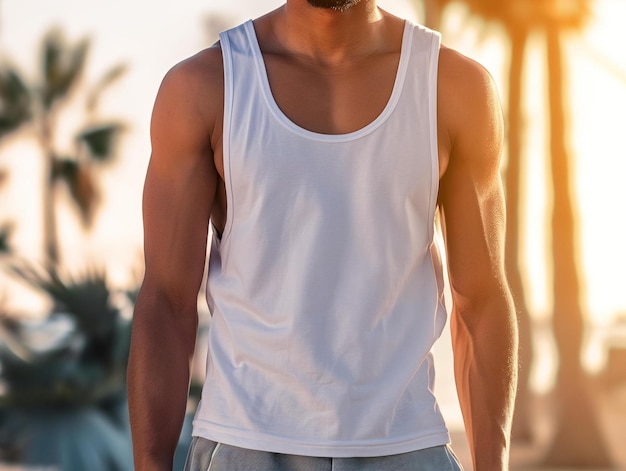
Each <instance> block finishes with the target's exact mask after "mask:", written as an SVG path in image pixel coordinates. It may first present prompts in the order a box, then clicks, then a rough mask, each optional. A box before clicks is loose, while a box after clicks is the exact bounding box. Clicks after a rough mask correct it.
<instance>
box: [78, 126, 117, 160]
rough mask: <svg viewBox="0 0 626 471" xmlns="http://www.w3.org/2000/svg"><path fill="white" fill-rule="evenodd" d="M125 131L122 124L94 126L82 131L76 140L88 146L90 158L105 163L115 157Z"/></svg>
mask: <svg viewBox="0 0 626 471" xmlns="http://www.w3.org/2000/svg"><path fill="white" fill-rule="evenodd" d="M123 129H124V125H123V124H121V123H112V124H103V125H98V126H92V127H90V128H87V129H85V130H84V131H82V132H81V133H80V134H79V135H78V136H77V137H76V139H77V140H78V141H79V142H82V143H84V144H85V145H86V146H87V150H88V151H89V155H90V157H92V158H93V159H94V160H96V161H100V162H105V161H107V160H110V159H111V158H112V157H113V156H114V155H115V149H116V144H117V141H118V137H119V135H120V133H121V131H123Z"/></svg>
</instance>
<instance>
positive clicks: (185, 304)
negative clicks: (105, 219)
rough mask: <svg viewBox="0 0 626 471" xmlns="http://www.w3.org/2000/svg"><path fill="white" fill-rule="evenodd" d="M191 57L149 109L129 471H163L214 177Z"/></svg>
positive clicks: (176, 418) (175, 424)
mask: <svg viewBox="0 0 626 471" xmlns="http://www.w3.org/2000/svg"><path fill="white" fill-rule="evenodd" d="M208 75H209V76H207V73H206V72H205V71H204V68H203V60H202V59H201V58H198V57H196V58H192V59H191V60H188V61H187V62H183V63H181V64H179V65H178V66H176V67H174V68H173V69H172V70H171V71H170V72H169V73H168V74H167V76H166V77H165V79H164V80H163V83H162V85H161V89H160V90H159V93H158V96H157V99H156V103H155V106H154V111H153V116H152V125H151V136H152V155H151V158H150V164H149V167H148V173H147V176H146V181H145V187H144V197H143V215H144V247H145V264H146V272H145V277H144V280H143V284H142V286H141V290H140V292H139V296H138V298H137V303H136V306H135V313H134V317H133V331H132V341H131V352H130V359H129V366H128V398H129V410H130V421H131V430H132V438H133V450H134V460H135V470H136V471H148V470H149V471H161V470H163V471H164V470H167V471H171V469H172V461H173V456H174V451H175V448H176V444H177V442H178V437H179V434H180V430H181V426H182V422H183V418H184V413H185V408H186V402H187V394H188V388H189V379H190V378H189V376H190V373H189V366H190V361H191V357H192V355H193V351H194V346H195V338H196V329H197V317H198V315H197V297H198V290H199V287H200V283H201V279H202V272H203V268H204V261H205V257H206V242H207V232H208V223H209V218H210V214H211V209H212V206H213V201H214V196H215V190H216V184H217V180H218V174H217V172H216V169H215V165H214V162H213V152H212V148H211V131H212V129H213V126H214V124H213V120H212V118H211V113H210V111H211V106H210V105H209V104H208V103H207V100H205V96H206V95H207V91H206V90H205V89H206V85H204V84H206V83H211V78H212V77H210V74H208Z"/></svg>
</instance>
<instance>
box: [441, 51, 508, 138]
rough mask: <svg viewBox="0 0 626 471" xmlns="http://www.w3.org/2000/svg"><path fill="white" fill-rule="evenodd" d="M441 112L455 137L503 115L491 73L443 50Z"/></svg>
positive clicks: (473, 61) (446, 125) (469, 60)
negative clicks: (463, 131)
mask: <svg viewBox="0 0 626 471" xmlns="http://www.w3.org/2000/svg"><path fill="white" fill-rule="evenodd" d="M438 89H439V92H438V102H439V105H438V108H439V114H440V116H441V118H442V119H443V124H444V125H445V127H446V128H447V129H448V130H449V131H450V132H451V133H452V134H457V133H458V132H459V131H461V130H462V129H464V130H469V129H471V128H472V127H473V126H482V125H484V124H486V123H488V122H489V121H491V120H493V119H494V117H495V116H496V115H497V114H499V113H500V112H501V110H500V99H499V96H498V90H497V86H496V84H495V81H494V80H493V77H492V76H491V74H490V73H489V71H488V70H487V69H486V68H485V67H484V66H483V65H481V64H480V63H478V62H476V61H475V60H473V59H470V58H469V57H467V56H465V55H463V54H461V53H460V52H458V51H456V50H454V49H451V48H448V47H444V46H442V48H441V51H440V54H439V79H438Z"/></svg>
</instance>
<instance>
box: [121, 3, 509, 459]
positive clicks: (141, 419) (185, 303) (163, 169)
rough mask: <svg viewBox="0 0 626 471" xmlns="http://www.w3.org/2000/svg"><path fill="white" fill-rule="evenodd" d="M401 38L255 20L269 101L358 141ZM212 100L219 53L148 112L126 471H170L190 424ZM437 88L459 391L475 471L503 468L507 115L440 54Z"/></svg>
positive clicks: (381, 31) (298, 11)
mask: <svg viewBox="0 0 626 471" xmlns="http://www.w3.org/2000/svg"><path fill="white" fill-rule="evenodd" d="M403 26H404V25H403V21H402V20H400V19H399V18H396V17H394V16H392V15H390V14H388V13H386V12H384V11H382V10H380V9H379V8H378V7H377V5H376V0H362V1H361V2H358V3H356V4H354V5H351V6H350V8H347V9H345V10H344V11H340V10H333V9H324V8H315V7H313V6H311V5H310V4H309V3H308V2H307V0H287V2H286V4H285V5H283V6H282V7H280V8H279V9H277V10H275V11H273V12H271V13H269V14H267V15H266V16H264V17H261V18H259V19H258V20H256V21H255V29H256V32H257V36H258V38H259V43H260V46H261V50H262V51H263V55H264V60H265V62H266V67H267V71H268V76H269V80H270V84H271V88H272V92H273V94H274V97H275V99H276V102H277V103H278V105H279V106H280V108H281V109H282V110H283V111H284V112H285V114H286V115H287V116H289V118H290V119H291V120H292V121H294V122H295V123H296V124H298V125H300V126H302V127H304V128H306V129H309V130H311V131H315V132H319V133H325V134H344V133H349V132H352V131H355V130H358V129H360V128H362V127H364V126H365V125H367V124H368V123H369V122H371V121H373V120H374V119H375V118H376V116H378V115H379V114H380V112H381V111H382V110H383V108H384V107H385V104H386V103H387V100H388V99H389V96H390V94H391V90H392V88H393V83H394V78H395V73H396V69H397V65H398V61H399V57H400V46H401V38H402V31H403ZM223 87H224V79H223V67H222V55H221V50H220V48H219V45H216V46H214V47H211V48H209V49H207V50H204V51H202V52H200V53H199V54H197V55H195V56H193V57H191V58H190V59H187V60H186V61H183V62H181V63H180V64H178V65H176V66H175V67H174V68H173V69H172V70H171V71H170V72H169V73H168V74H167V75H166V77H165V78H164V80H163V83H162V85H161V88H160V90H159V93H158V96H157V99H156V103H155V106H154V112H153V116H152V126H151V135H152V155H151V159H150V165H149V168H148V173H147V177H146V182H145V189H144V200H143V212H144V229H145V235H144V237H145V241H144V244H145V258H146V261H145V262H146V273H145V278H144V281H143V284H142V287H141V291H140V293H139V296H138V299H137V303H136V307H135V315H134V320H133V334H132V344H131V355H130V360H129V370H128V395H129V405H130V419H131V428H132V435H133V448H134V457H135V470H136V471H171V469H172V461H173V456H174V451H175V447H176V444H177V441H178V436H179V433H180V429H181V426H182V422H183V418H184V414H185V406H186V401H187V394H188V388H189V380H190V372H189V369H190V362H191V358H192V355H193V351H194V344H195V338H196V330H197V322H198V320H197V319H198V314H197V307H196V303H197V295H198V290H199V287H200V282H201V279H202V271H203V266H204V261H205V257H206V243H207V234H208V226H209V223H212V224H213V226H214V229H215V230H216V231H217V232H218V233H221V232H222V231H223V229H224V225H225V215H226V192H225V187H224V166H223V158H222V117H223V106H224V104H223ZM438 87H439V92H438V132H439V168H440V192H439V201H438V203H439V209H440V212H441V215H442V223H443V226H444V233H445V234H444V236H445V237H444V238H445V243H446V250H447V254H448V269H449V275H450V281H451V288H452V294H453V301H454V309H453V313H452V332H453V347H454V358H455V360H454V361H455V375H456V380H457V389H458V393H459V398H460V403H461V408H462V411H463V417H464V421H465V425H466V430H467V436H468V439H469V442H470V446H471V450H472V457H473V462H474V469H475V470H477V471H499V470H506V469H508V451H509V436H510V427H511V418H512V414H513V402H514V392H515V389H516V364H517V356H516V355H517V353H516V352H517V332H516V320H515V312H514V308H513V303H512V301H511V296H510V294H509V291H508V288H507V284H506V279H505V275H504V262H503V254H504V227H505V220H504V218H505V214H504V203H503V196H502V189H501V181H500V177H499V163H500V154H501V150H502V140H503V138H502V135H503V124H502V115H501V111H500V105H499V102H498V97H497V92H496V89H495V86H494V84H493V81H492V79H491V77H490V76H489V74H488V73H487V72H486V71H485V70H484V69H483V68H482V67H481V66H480V65H478V64H476V63H475V62H473V61H471V60H469V59H467V58H466V57H464V56H462V55H460V54H458V53H457V52H455V51H453V50H451V49H447V48H445V47H444V48H442V50H441V54H440V65H439V83H438ZM364 97H366V99H364ZM382 164H383V163H381V165H382Z"/></svg>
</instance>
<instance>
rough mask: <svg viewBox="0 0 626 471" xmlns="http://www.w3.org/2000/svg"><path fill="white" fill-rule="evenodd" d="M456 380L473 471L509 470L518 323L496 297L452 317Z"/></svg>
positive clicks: (507, 303) (504, 299) (502, 299)
mask: <svg viewBox="0 0 626 471" xmlns="http://www.w3.org/2000/svg"><path fill="white" fill-rule="evenodd" d="M453 320H454V322H453V339H454V341H453V344H454V357H455V376H456V382H457V389H458V392H459V399H460V404H461V410H462V412H463V419H464V422H465V426H466V433H467V436H468V440H469V442H470V448H471V450H472V459H473V463H474V470H475V471H499V470H507V469H508V459H509V446H510V433H511V420H512V417H513V407H514V400H515V391H516V387H517V323H516V320H515V311H514V308H513V305H512V302H511V301H510V299H509V298H507V297H506V296H501V297H496V298H495V299H490V300H489V301H485V302H484V303H480V304H478V305H474V306H472V307H471V308H468V309H465V310H462V309H459V310H457V309H456V308H455V315H454V317H453Z"/></svg>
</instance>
